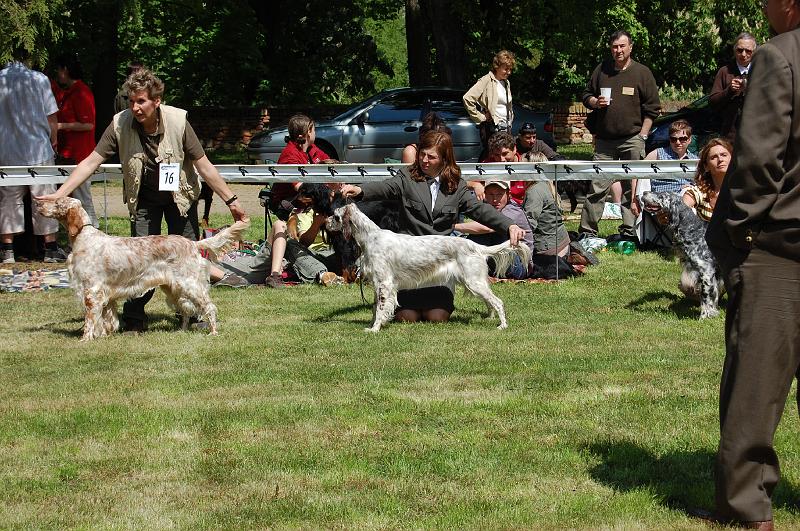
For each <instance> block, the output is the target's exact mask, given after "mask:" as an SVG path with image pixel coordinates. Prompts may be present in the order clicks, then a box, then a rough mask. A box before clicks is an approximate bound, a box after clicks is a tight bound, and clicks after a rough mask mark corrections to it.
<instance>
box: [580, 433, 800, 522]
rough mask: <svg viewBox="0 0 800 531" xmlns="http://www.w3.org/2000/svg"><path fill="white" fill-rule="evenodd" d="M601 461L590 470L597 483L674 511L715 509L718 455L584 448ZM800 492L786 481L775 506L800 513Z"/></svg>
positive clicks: (623, 446) (617, 445)
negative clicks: (648, 497) (648, 496)
mask: <svg viewBox="0 0 800 531" xmlns="http://www.w3.org/2000/svg"><path fill="white" fill-rule="evenodd" d="M584 451H585V452H587V453H589V454H591V455H592V456H594V457H595V458H596V459H598V460H599V461H600V462H599V463H598V464H596V465H595V466H594V467H592V468H590V469H589V474H590V475H591V476H592V478H594V479H595V480H596V481H599V482H600V483H603V484H604V485H607V486H609V487H612V488H613V489H615V490H619V491H623V492H624V491H640V490H646V491H649V492H651V493H652V494H653V496H654V497H655V499H656V500H657V501H658V502H659V503H661V504H662V505H664V506H665V507H669V508H671V509H675V510H678V511H683V512H687V511H688V510H689V509H696V508H706V509H712V508H713V504H714V479H713V469H714V456H715V454H714V452H712V451H709V450H677V451H673V452H668V453H666V454H663V455H660V456H657V455H654V454H653V453H652V452H651V451H650V450H648V449H646V448H643V447H641V446H639V445H638V444H636V443H634V442H630V441H608V442H600V443H595V444H591V445H587V446H585V447H584ZM798 499H800V489H798V487H797V485H794V484H793V483H790V482H787V481H786V480H785V479H784V480H782V481H781V482H780V483H779V484H778V487H777V488H776V489H775V492H774V494H773V496H772V502H773V505H774V506H775V507H778V508H783V509H788V510H791V511H798V510H800V502H798Z"/></svg>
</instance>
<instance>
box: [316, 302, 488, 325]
mask: <svg viewBox="0 0 800 531" xmlns="http://www.w3.org/2000/svg"><path fill="white" fill-rule="evenodd" d="M365 309H366V310H369V317H368V318H367V320H364V321H363V325H364V326H369V325H370V324H371V323H372V302H371V301H369V302H366V303H361V304H353V305H350V306H344V307H342V308H336V309H335V310H333V311H331V312H328V313H327V314H324V315H320V316H318V317H314V318H313V319H307V321H308V322H311V323H328V322H331V321H334V322H342V323H353V322H356V323H357V322H358V320H356V319H349V318H347V317H352V316H353V315H355V314H358V313H361V312H363V311H364V310H365ZM487 315H488V311H487V310H485V309H474V308H456V309H455V310H454V311H453V314H452V315H451V316H450V322H453V323H459V324H469V323H472V322H474V321H476V320H477V321H482V320H486V318H487ZM494 319H496V317H495V318H494ZM390 322H391V321H390Z"/></svg>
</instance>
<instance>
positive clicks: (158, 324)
mask: <svg viewBox="0 0 800 531" xmlns="http://www.w3.org/2000/svg"><path fill="white" fill-rule="evenodd" d="M83 323H84V320H83V317H72V318H69V319H64V320H63V321H58V322H53V323H43V324H40V325H36V326H31V327H28V328H26V329H25V331H26V332H38V331H41V330H47V331H48V332H52V333H53V334H56V335H60V336H64V337H75V338H79V337H81V336H83ZM180 328H181V325H180V320H179V319H178V318H177V317H176V316H175V315H173V314H167V313H157V314H148V321H147V331H148V332H153V331H167V332H169V331H178V330H180ZM117 333H122V318H121V317H120V322H119V330H118V331H117ZM145 333H147V332H145Z"/></svg>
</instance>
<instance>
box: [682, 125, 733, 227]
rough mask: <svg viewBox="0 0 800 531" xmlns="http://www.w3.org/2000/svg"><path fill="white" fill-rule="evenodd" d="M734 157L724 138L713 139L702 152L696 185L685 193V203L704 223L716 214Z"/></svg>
mask: <svg viewBox="0 0 800 531" xmlns="http://www.w3.org/2000/svg"><path fill="white" fill-rule="evenodd" d="M732 157H733V146H732V145H731V143H730V142H728V141H727V140H725V139H724V138H714V139H712V140H711V141H709V143H708V144H706V145H705V147H704V148H703V150H702V151H701V152H700V160H699V161H698V162H697V171H696V172H695V175H694V185H693V186H690V187H688V188H686V190H685V191H684V193H683V202H684V203H686V204H687V205H689V206H690V207H692V208H693V209H694V211H695V213H696V214H697V215H698V217H699V218H700V219H702V220H703V221H706V222H707V221H709V220H710V219H711V214H713V213H714V207H715V206H716V204H717V196H718V195H719V191H720V188H722V182H723V181H724V180H725V173H726V172H727V171H728V164H729V163H730V161H731V158H732Z"/></svg>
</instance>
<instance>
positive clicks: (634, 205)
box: [631, 197, 642, 217]
mask: <svg viewBox="0 0 800 531" xmlns="http://www.w3.org/2000/svg"><path fill="white" fill-rule="evenodd" d="M631 213H632V214H633V215H634V216H637V217H638V216H639V214H641V213H642V206H641V205H640V204H639V198H638V197H634V198H633V201H631Z"/></svg>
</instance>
